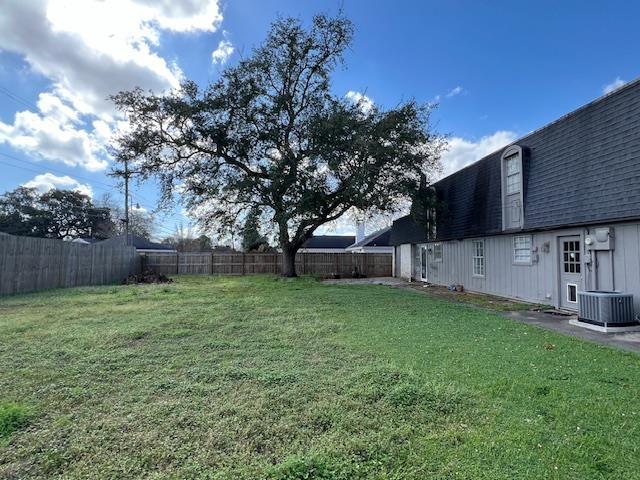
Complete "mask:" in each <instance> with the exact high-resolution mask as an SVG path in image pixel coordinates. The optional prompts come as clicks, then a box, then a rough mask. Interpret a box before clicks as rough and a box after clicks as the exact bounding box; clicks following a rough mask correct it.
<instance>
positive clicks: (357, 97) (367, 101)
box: [345, 90, 374, 115]
mask: <svg viewBox="0 0 640 480" xmlns="http://www.w3.org/2000/svg"><path fill="white" fill-rule="evenodd" d="M345 97H346V98H347V99H348V100H350V101H351V102H353V103H354V104H355V105H358V106H359V107H360V110H361V111H362V113H364V114H365V115H366V114H368V113H369V112H370V111H371V109H372V108H373V105H374V102H373V100H372V99H371V98H369V97H367V96H366V95H365V94H364V93H360V92H355V91H353V90H349V91H348V92H347V94H346V95H345Z"/></svg>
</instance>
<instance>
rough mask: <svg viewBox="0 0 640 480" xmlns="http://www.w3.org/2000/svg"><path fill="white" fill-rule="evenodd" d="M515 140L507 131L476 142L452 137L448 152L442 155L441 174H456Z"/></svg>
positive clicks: (514, 134) (512, 134) (514, 135)
mask: <svg viewBox="0 0 640 480" xmlns="http://www.w3.org/2000/svg"><path fill="white" fill-rule="evenodd" d="M516 138H518V136H517V134H516V133H515V132H511V131H508V130H499V131H497V132H495V133H494V134H492V135H488V136H485V137H482V138H481V139H480V140H478V141H477V142H474V141H471V140H465V139H464V138H460V137H453V138H451V139H450V140H449V142H448V144H449V148H448V150H447V151H446V152H445V153H444V154H443V155H442V167H443V174H444V175H449V174H451V173H453V172H456V171H458V170H460V169H461V168H463V167H466V166H467V165H469V164H470V163H473V162H475V161H477V160H480V159H481V158H482V157H485V156H487V155H489V154H490V153H493V152H495V151H496V150H499V149H500V148H502V147H504V146H505V145H508V144H510V143H512V142H513V141H514V140H516Z"/></svg>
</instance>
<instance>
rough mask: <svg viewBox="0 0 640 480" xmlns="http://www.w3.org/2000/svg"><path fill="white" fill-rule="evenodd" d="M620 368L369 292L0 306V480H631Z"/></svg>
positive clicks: (128, 295)
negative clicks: (365, 479)
mask: <svg viewBox="0 0 640 480" xmlns="http://www.w3.org/2000/svg"><path fill="white" fill-rule="evenodd" d="M639 401H640V357H639V356H637V355H635V354H631V353H625V352H622V351H617V350H613V349H609V348H606V347H602V346H598V345H593V344H590V343H585V342H582V341H579V340H576V339H573V338H568V337H564V336H560V335H558V334H555V333H553V332H548V331H545V330H540V329H536V328H534V327H530V326H527V325H523V324H519V323H515V322H513V321H510V320H507V319H504V318H502V317H501V316H499V315H497V314H494V313H491V312H490V311H488V310H486V309H480V308H475V307H472V306H466V305H461V304H456V303H452V302H449V301H446V300H441V299H437V298H432V297H429V296H426V295H420V294H417V293H414V292H410V291H405V290H400V289H393V288H389V287H383V286H335V285H322V284H320V283H318V282H316V281H315V280H312V279H298V280H294V281H286V280H280V279H276V278H273V277H254V278H251V277H245V278H219V279H215V278H206V277H201V278H195V277H179V278H177V282H176V283H175V284H171V285H160V286H117V287H116V286H107V287H88V288H76V289H70V290H55V291H50V292H44V293H38V294H32V295H23V296H18V297H13V298H8V299H3V300H0V478H20V479H22V478H52V477H53V478H55V477H64V478H89V477H92V478H131V477H144V478H176V479H177V478H180V479H182V478H220V479H222V478H229V479H259V478H273V479H297V478H301V479H302V478H305V479H317V478H323V479H334V478H335V479H345V480H346V479H358V478H380V479H382V478H385V479H389V478H396V479H425V478H429V479H431V478H434V479H444V478H447V479H449V478H451V479H453V478H468V479H474V480H475V479H500V478H504V479H517V478H523V479H524V478H527V479H529V478H558V479H587V478H612V479H631V478H640V455H639V453H640V415H639V412H640V404H639Z"/></svg>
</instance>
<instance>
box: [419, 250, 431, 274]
mask: <svg viewBox="0 0 640 480" xmlns="http://www.w3.org/2000/svg"><path fill="white" fill-rule="evenodd" d="M428 255H429V250H428V249H427V246H426V245H422V246H421V247H420V281H422V282H426V281H427V272H428V268H427V259H428Z"/></svg>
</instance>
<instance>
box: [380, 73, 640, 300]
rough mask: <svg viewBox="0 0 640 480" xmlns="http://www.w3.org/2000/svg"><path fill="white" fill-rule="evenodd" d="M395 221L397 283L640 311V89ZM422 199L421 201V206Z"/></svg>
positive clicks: (452, 179)
mask: <svg viewBox="0 0 640 480" xmlns="http://www.w3.org/2000/svg"><path fill="white" fill-rule="evenodd" d="M431 192H432V193H431V195H433V197H432V198H434V199H435V202H432V203H430V205H431V207H430V208H429V210H428V212H429V215H430V216H431V218H434V219H435V221H434V223H435V225H433V224H430V223H429V228H427V226H426V225H427V222H425V221H424V219H416V218H414V216H406V217H403V218H401V219H399V220H397V221H396V222H394V225H393V228H392V230H391V238H390V242H391V244H393V245H394V247H395V248H394V266H393V268H394V274H395V275H397V276H400V277H404V278H406V279H412V280H418V281H423V282H429V283H433V284H438V285H450V284H462V285H463V286H464V288H465V289H466V290H469V291H475V292H482V293H489V294H493V295H499V296H503V297H508V298H513V299H522V300H525V301H530V302H537V303H544V304H550V305H553V306H555V307H559V308H563V309H569V310H576V309H577V305H578V303H577V294H578V291H583V290H596V289H597V290H618V291H622V292H625V293H632V294H633V295H634V306H635V310H636V312H640V254H639V252H640V80H636V81H634V82H632V83H629V84H627V85H625V86H623V87H622V88H620V89H618V90H615V91H614V92H612V93H610V94H607V95H605V96H603V97H601V98H599V99H597V100H595V101H593V102H591V103H589V104H587V105H585V106H583V107H581V108H579V109H577V110H575V111H574V112H572V113H569V114H567V115H565V116H563V117H561V118H560V119H558V120H556V121H554V122H552V123H550V124H548V125H546V126H544V127H542V128H540V129H538V130H536V131H534V132H532V133H529V134H527V135H525V136H524V137H522V138H520V139H518V140H517V141H515V142H513V143H512V144H511V145H508V146H506V147H505V148H502V149H501V150H499V151H497V152H494V153H492V154H490V155H488V156H486V157H484V158H482V159H480V160H478V161H477V162H476V163H473V164H471V165H469V166H467V167H466V168H464V169H462V170H460V171H458V172H456V173H453V174H452V175H449V176H448V177H446V178H444V179H442V180H440V181H438V182H436V183H434V184H433V185H432V188H431ZM418 200H420V199H418Z"/></svg>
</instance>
